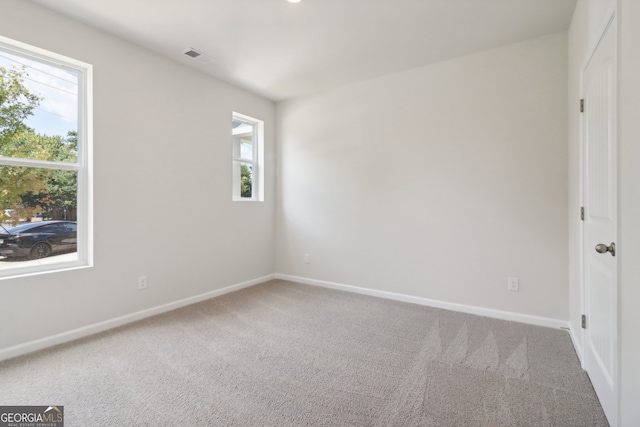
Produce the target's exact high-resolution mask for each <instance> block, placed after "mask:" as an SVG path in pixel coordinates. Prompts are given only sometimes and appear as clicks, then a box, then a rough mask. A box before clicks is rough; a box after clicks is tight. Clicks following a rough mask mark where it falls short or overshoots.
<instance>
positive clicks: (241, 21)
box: [32, 0, 576, 101]
mask: <svg viewBox="0 0 640 427" xmlns="http://www.w3.org/2000/svg"><path fill="white" fill-rule="evenodd" d="M32 1H33V2H35V3H38V4H40V5H42V6H45V7H47V8H49V9H52V10H56V11H59V12H61V13H63V14H66V15H69V16H72V17H74V18H75V19H77V20H79V21H83V22H85V23H87V24H89V25H92V26H95V27H98V28H100V29H102V30H104V31H107V32H109V33H113V34H115V35H117V36H119V37H122V38H125V39H128V40H130V41H132V42H133V43H136V44H138V45H141V46H144V47H147V48H149V49H151V50H153V51H156V52H158V53H160V54H163V55H165V56H168V57H170V58H173V59H175V60H176V61H180V62H183V63H184V64H186V65H188V66H191V67H194V68H197V69H199V70H201V71H203V72H206V73H209V74H211V75H213V76H215V77H218V78H220V79H222V80H225V81H227V82H230V83H233V84H235V85H237V86H240V87H243V88H246V89H249V90H251V91H253V92H255V93H258V94H260V95H263V96H265V97H267V98H269V99H272V100H274V101H279V100H283V99H288V98H292V97H297V96H301V95H307V94H311V93H314V92H319V91H324V90H328V89H331V88H333V87H336V86H340V85H345V84H349V83H354V82H357V81H362V80H367V79H371V78H375V77H379V76H382V75H386V74H390V73H395V72H400V71H403V70H407V69H410V68H415V67H418V66H422V65H426V64H432V63H435V62H439V61H442V60H445V59H449V58H454V57H457V56H462V55H467V54H470V53H473V52H478V51H482V50H486V49H491V48H494V47H498V46H503V45H507V44H511V43H517V42H519V41H523V40H527V39H530V38H534V37H538V36H542V35H545V34H551V33H555V32H559V31H564V30H566V29H567V28H568V26H569V23H570V21H571V17H572V15H573V10H574V7H575V3H576V0H302V1H301V3H298V4H290V3H288V2H287V1H286V0H32ZM188 48H195V49H197V50H199V51H201V52H203V53H205V54H206V55H208V56H209V57H211V62H210V63H208V64H203V63H199V62H196V61H194V60H193V59H190V58H188V57H187V56H185V55H184V54H183V52H184V51H185V50H186V49H188Z"/></svg>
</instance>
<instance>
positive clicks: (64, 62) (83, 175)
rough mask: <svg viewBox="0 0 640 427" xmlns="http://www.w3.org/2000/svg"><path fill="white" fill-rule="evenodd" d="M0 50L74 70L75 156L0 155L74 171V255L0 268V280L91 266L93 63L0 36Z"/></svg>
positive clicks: (10, 161)
mask: <svg viewBox="0 0 640 427" xmlns="http://www.w3.org/2000/svg"><path fill="white" fill-rule="evenodd" d="M0 50H4V51H7V52H9V53H13V54H16V55H19V56H23V57H27V58H31V59H34V60H37V61H40V62H43V63H46V64H49V65H52V66H55V67H58V68H64V69H67V70H70V71H73V72H76V73H78V158H77V161H76V162H75V163H65V162H50V161H46V160H31V159H24V158H11V157H3V156H0V166H25V167H33V168H46V169H57V170H71V171H75V172H76V173H77V177H78V189H77V191H78V194H77V203H78V207H77V224H78V232H77V241H78V259H77V260H74V261H67V262H57V263H47V258H44V259H41V260H39V261H40V262H39V264H41V265H28V266H25V267H15V268H7V269H2V270H0V280H2V279H9V278H14V277H21V276H30V275H35V274H43V273H50V272H55V271H65V270H75V269H78V268H87V267H93V66H92V65H91V64H87V63H85V62H82V61H78V60H76V59H73V58H69V57H66V56H63V55H60V54H58V53H55V52H50V51H47V50H45V49H41V48H38V47H35V46H31V45H28V44H26V43H22V42H19V41H16V40H13V39H10V38H7V37H3V36H0Z"/></svg>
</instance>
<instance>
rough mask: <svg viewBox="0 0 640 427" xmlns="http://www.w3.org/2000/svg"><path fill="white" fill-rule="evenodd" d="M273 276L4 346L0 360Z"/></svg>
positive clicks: (90, 333) (215, 295) (199, 300)
mask: <svg viewBox="0 0 640 427" xmlns="http://www.w3.org/2000/svg"><path fill="white" fill-rule="evenodd" d="M274 278H275V275H273V274H270V275H268V276H263V277H259V278H257V279H253V280H249V281H247V282H242V283H238V284H235V285H231V286H227V287H225V288H222V289H216V290H214V291H210V292H205V293H204V294H200V295H196V296H193V297H189V298H184V299H181V300H178V301H174V302H170V303H168V304H163V305H159V306H157V307H152V308H148V309H146V310H142V311H138V312H135V313H131V314H127V315H124V316H120V317H116V318H115V319H110V320H105V321H104V322H99V323H94V324H92V325H89V326H84V327H82V328H78V329H74V330H71V331H67V332H63V333H60V334H56V335H52V336H50V337H46V338H41V339H38V340H35V341H30V342H27V343H24V344H19V345H16V346H13V347H9V348H4V349H1V350H0V361H2V360H6V359H11V358H13V357H17V356H22V355H23V354H27V353H31V352H34V351H37V350H42V349H43V348H47V347H51V346H54V345H58V344H62V343H65V342H69V341H73V340H76V339H78V338H83V337H86V336H89V335H93V334H96V333H98V332H103V331H106V330H107V329H112V328H115V327H118V326H122V325H126V324H127V323H131V322H135V321H137V320H142V319H145V318H147V317H151V316H155V315H157V314H162V313H166V312H167V311H172V310H175V309H178V308H181V307H185V306H187V305H191V304H195V303H197V302H201V301H205V300H208V299H211V298H214V297H217V296H220V295H224V294H228V293H230V292H234V291H238V290H240V289H244V288H248V287H250V286H254V285H257V284H260V283H264V282H267V281H269V280H272V279H274Z"/></svg>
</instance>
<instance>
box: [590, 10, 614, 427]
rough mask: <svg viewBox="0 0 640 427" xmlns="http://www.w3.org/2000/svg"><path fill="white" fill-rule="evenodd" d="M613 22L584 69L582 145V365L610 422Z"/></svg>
mask: <svg viewBox="0 0 640 427" xmlns="http://www.w3.org/2000/svg"><path fill="white" fill-rule="evenodd" d="M615 49H616V30H615V21H614V20H612V21H611V23H610V25H609V27H608V28H607V29H606V30H605V33H604V34H603V36H602V39H601V40H600V43H599V44H598V46H597V47H596V50H595V52H594V54H593V56H592V57H591V60H590V61H589V63H588V65H587V67H586V68H585V70H584V73H583V87H582V90H583V95H584V106H585V109H584V115H583V133H582V137H583V149H584V154H585V157H584V173H585V174H584V179H583V183H584V207H585V216H584V228H583V244H584V247H583V254H584V259H583V264H584V298H585V301H584V306H585V314H586V330H585V335H584V337H585V351H584V365H585V369H586V370H587V372H588V374H589V377H590V378H591V382H592V383H593V387H594V389H595V390H596V393H597V394H598V397H599V398H600V402H601V403H602V407H603V409H604V412H605V414H606V415H607V418H608V419H609V423H610V424H611V425H616V420H617V393H616V389H617V384H616V381H617V363H616V357H617V356H616V355H617V318H616V316H617V280H616V258H615V256H612V253H611V252H605V253H598V252H597V251H596V250H595V247H596V245H598V244H604V245H607V246H609V245H610V244H611V243H613V242H615V239H616V233H617V223H616V221H617V217H616V215H617V199H616V191H617V178H616V173H617V172H616V171H617V168H616V163H617V157H616V156H617V153H616V115H615V94H616V55H615V51H616V50H615Z"/></svg>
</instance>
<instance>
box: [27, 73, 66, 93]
mask: <svg viewBox="0 0 640 427" xmlns="http://www.w3.org/2000/svg"><path fill="white" fill-rule="evenodd" d="M22 78H23V79H25V80H31V81H32V82H34V83H38V84H41V85H43V86H48V87H50V88H52V89H55V90H59V91H60V92H66V93H68V94H70V95H73V96H78V94H77V93H74V92H71V91H68V90H65V89H60V88H59V87H55V86H52V85H50V84H47V83H42V82H39V81H37V80H33V79H30V78H29V77H24V76H22Z"/></svg>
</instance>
